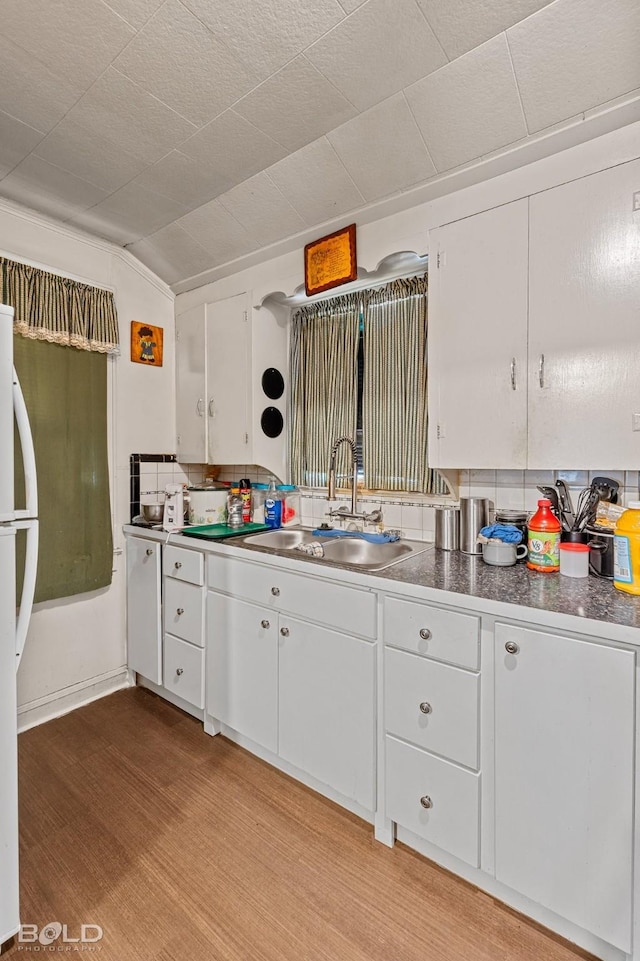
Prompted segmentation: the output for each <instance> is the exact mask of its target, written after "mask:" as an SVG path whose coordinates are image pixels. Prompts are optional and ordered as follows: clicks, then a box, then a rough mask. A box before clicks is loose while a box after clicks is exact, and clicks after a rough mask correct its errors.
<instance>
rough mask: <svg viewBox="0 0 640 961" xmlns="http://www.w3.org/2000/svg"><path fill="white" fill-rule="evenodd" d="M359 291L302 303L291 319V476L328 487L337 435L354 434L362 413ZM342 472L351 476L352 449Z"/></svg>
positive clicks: (341, 459)
mask: <svg viewBox="0 0 640 961" xmlns="http://www.w3.org/2000/svg"><path fill="white" fill-rule="evenodd" d="M360 303H361V298H360V296H359V295H358V294H348V295H346V296H344V297H336V298H333V299H332V300H328V301H324V302H321V303H318V304H313V305H309V306H306V307H302V308H301V309H300V310H298V311H296V313H295V314H294V315H293V318H292V322H291V351H290V357H291V371H290V372H291V378H290V382H291V385H292V395H291V478H292V481H293V483H294V484H300V485H302V486H305V487H325V486H326V484H327V472H328V469H329V457H330V454H331V447H332V445H333V443H334V441H335V440H336V439H337V438H338V437H341V436H343V435H347V436H349V437H355V434H356V426H357V416H358V336H359V324H360ZM337 473H338V475H340V476H347V474H348V462H347V451H346V449H345V448H344V447H343V448H342V449H341V450H340V451H339V454H338V461H337Z"/></svg>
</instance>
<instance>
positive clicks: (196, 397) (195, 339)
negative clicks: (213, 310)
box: [176, 304, 207, 464]
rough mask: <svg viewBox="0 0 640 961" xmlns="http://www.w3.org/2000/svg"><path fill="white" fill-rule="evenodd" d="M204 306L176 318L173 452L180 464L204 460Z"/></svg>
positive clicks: (205, 435) (205, 403)
mask: <svg viewBox="0 0 640 961" xmlns="http://www.w3.org/2000/svg"><path fill="white" fill-rule="evenodd" d="M206 409H207V395H206V386H205V308H204V304H201V305H199V306H198V307H192V308H191V310H187V311H185V313H183V314H178V316H177V317H176V433H177V439H176V450H177V456H178V460H179V461H180V463H182V464H203V463H205V462H206V459H207V417H206Z"/></svg>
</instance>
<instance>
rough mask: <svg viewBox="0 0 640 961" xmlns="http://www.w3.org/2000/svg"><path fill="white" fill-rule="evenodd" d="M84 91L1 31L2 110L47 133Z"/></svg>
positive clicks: (0, 81) (0, 78) (0, 99)
mask: <svg viewBox="0 0 640 961" xmlns="http://www.w3.org/2000/svg"><path fill="white" fill-rule="evenodd" d="M83 93H84V89H81V88H79V87H73V86H71V85H69V84H68V83H66V82H65V81H64V80H62V79H61V78H60V77H56V76H55V75H54V74H53V73H51V71H50V70H49V69H48V67H45V66H44V64H42V63H40V61H39V60H37V59H36V57H32V56H31V55H30V54H28V53H26V52H25V51H24V50H22V49H21V48H20V47H19V46H17V44H15V43H13V41H12V40H9V39H8V37H6V36H3V35H2V34H0V110H6V111H7V113H10V114H11V115H12V116H13V117H17V118H18V119H19V120H22V121H23V123H27V124H29V125H30V126H31V127H35V128H36V129H37V130H42V131H43V133H47V131H49V130H51V128H52V127H54V126H55V125H56V124H57V123H58V121H59V120H62V118H63V117H64V115H65V114H66V112H67V110H69V109H70V107H72V106H73V104H74V103H75V102H76V101H77V100H79V99H80V97H81V96H82V94H83Z"/></svg>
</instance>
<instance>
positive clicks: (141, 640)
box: [127, 537, 162, 684]
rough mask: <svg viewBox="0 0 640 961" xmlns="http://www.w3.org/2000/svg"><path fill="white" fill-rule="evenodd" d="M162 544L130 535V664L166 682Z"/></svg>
mask: <svg viewBox="0 0 640 961" xmlns="http://www.w3.org/2000/svg"><path fill="white" fill-rule="evenodd" d="M160 552H161V547H160V544H158V543H156V542H154V541H150V540H146V539H145V538H143V537H127V665H128V667H129V668H130V670H132V671H137V672H138V674H142V676H143V677H146V678H147V680H149V681H153V682H154V683H155V684H162V613H161V606H160V567H161V565H160Z"/></svg>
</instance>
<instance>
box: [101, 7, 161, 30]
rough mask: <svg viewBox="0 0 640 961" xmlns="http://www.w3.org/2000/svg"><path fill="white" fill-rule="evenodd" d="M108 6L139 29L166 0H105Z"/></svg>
mask: <svg viewBox="0 0 640 961" xmlns="http://www.w3.org/2000/svg"><path fill="white" fill-rule="evenodd" d="M104 2H105V3H106V4H107V6H108V7H111V9H112V10H115V12H116V13H117V14H118V15H119V16H121V17H122V18H123V19H124V20H126V21H127V23H130V24H131V26H132V27H135V29H136V30H139V29H140V27H143V26H144V25H145V23H146V22H147V20H149V18H150V17H152V16H153V15H154V13H155V12H156V10H157V9H158V7H161V6H162V4H163V3H164V0H104Z"/></svg>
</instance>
